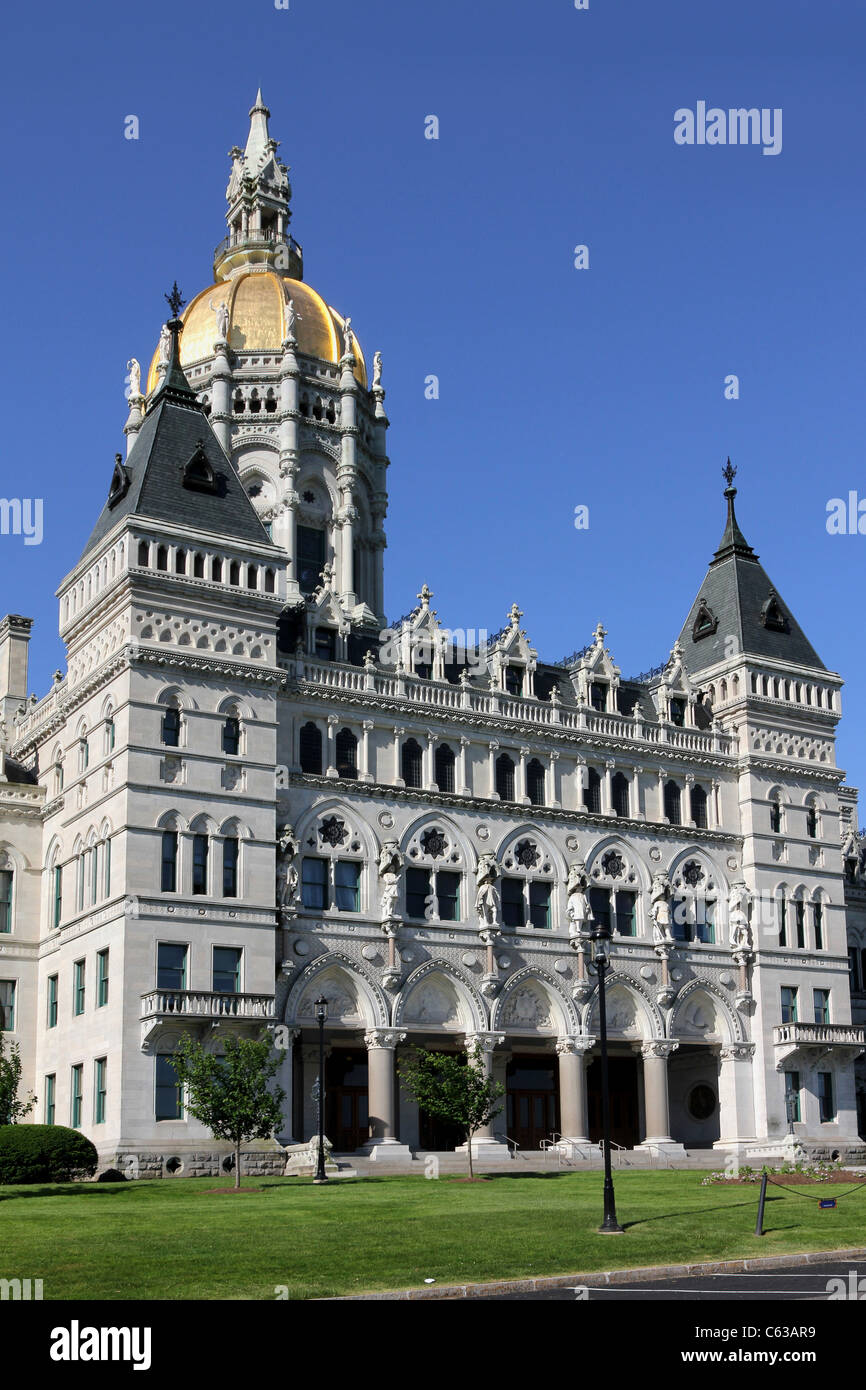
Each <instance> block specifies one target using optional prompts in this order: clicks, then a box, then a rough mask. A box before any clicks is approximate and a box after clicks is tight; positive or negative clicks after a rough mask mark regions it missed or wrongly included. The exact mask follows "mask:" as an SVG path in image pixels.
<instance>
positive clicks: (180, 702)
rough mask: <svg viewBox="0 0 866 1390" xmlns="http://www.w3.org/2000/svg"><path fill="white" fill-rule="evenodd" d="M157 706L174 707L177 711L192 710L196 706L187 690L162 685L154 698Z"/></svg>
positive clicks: (176, 686)
mask: <svg viewBox="0 0 866 1390" xmlns="http://www.w3.org/2000/svg"><path fill="white" fill-rule="evenodd" d="M155 703H156V704H157V705H175V706H176V707H177V708H178V709H182V710H194V709H198V705H197V704H196V702H195V700H194V699H193V698H192V696H191V695H190V693H189V691H188V690H184V689H183V687H182V686H179V685H164V686H163V687H162V689H161V690H160V692H159V694H158V695H157V697H156V701H155Z"/></svg>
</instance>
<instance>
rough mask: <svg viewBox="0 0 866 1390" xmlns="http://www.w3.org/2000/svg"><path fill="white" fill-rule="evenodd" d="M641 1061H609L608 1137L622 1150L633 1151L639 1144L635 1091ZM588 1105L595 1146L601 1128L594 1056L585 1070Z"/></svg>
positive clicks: (627, 1058)
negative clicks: (620, 1146)
mask: <svg viewBox="0 0 866 1390" xmlns="http://www.w3.org/2000/svg"><path fill="white" fill-rule="evenodd" d="M639 1065H640V1059H639V1058H638V1057H636V1056H633V1055H632V1056H625V1055H622V1056H616V1055H613V1056H610V1057H609V1058H608V1063H607V1066H608V1080H609V1084H610V1137H611V1140H612V1141H613V1143H615V1144H621V1145H622V1146H623V1148H626V1149H633V1148H634V1147H635V1146H636V1145H637V1144H639V1143H640V1141H641V1138H642V1135H641V1127H640V1103H639V1090H638V1067H639ZM586 1087H587V1105H588V1110H589V1137H590V1139H591V1140H592V1141H593V1143H598V1141H599V1140H600V1139H601V1137H602V1125H601V1058H600V1057H593V1058H591V1059H590V1061H589V1065H588V1066H587V1070H586Z"/></svg>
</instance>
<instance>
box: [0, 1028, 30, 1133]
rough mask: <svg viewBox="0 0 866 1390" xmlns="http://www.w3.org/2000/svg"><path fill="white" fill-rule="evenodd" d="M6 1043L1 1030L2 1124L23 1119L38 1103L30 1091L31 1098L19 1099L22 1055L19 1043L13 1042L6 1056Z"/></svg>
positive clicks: (11, 1123)
mask: <svg viewBox="0 0 866 1390" xmlns="http://www.w3.org/2000/svg"><path fill="white" fill-rule="evenodd" d="M4 1047H5V1044H4V1042H3V1033H2V1031H0V1125H14V1124H17V1123H18V1121H19V1120H22V1119H23V1118H24V1116H25V1115H29V1114H30V1111H31V1110H32V1109H33V1107H34V1105H35V1104H36V1097H35V1096H34V1094H33V1092H32V1091H31V1092H30V1099H29V1100H19V1099H18V1087H19V1086H20V1084H21V1056H20V1054H19V1051H18V1044H17V1043H13V1044H12V1047H11V1049H10V1053H9V1056H8V1057H4V1055H3V1052H4Z"/></svg>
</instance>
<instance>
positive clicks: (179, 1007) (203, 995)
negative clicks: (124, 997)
mask: <svg viewBox="0 0 866 1390" xmlns="http://www.w3.org/2000/svg"><path fill="white" fill-rule="evenodd" d="M155 1018H194V1019H202V1020H208V1019H220V1018H236V1019H239V1020H241V1021H243V1020H246V1019H248V1020H251V1021H255V1020H257V1019H261V1020H262V1021H263V1022H269V1021H272V1020H273V1018H274V996H273V995H272V994H221V993H217V992H214V991H202V990H195V989H154V990H151V991H150V992H149V993H148V994H143V995H142V996H141V1019H142V1022H144V1021H145V1020H146V1019H155Z"/></svg>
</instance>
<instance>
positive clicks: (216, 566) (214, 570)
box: [210, 555, 223, 584]
mask: <svg viewBox="0 0 866 1390" xmlns="http://www.w3.org/2000/svg"><path fill="white" fill-rule="evenodd" d="M210 574H211V579H212V580H213V582H214V584H222V582H223V562H222V560H221V559H220V558H219V556H218V555H215V556H214V557H213V559H212V561H211V567H210Z"/></svg>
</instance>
